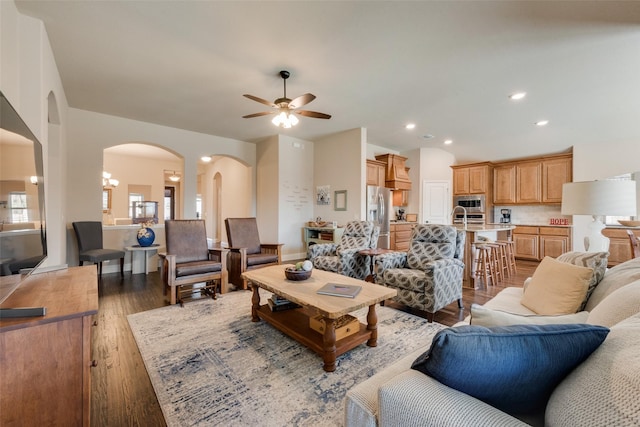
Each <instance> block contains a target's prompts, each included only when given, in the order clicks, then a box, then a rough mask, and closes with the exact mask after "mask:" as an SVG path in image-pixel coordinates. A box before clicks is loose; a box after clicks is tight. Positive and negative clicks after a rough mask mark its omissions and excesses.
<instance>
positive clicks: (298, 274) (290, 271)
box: [284, 267, 313, 282]
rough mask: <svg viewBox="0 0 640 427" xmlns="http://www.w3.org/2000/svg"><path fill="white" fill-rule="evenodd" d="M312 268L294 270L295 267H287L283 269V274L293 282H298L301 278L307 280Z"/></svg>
mask: <svg viewBox="0 0 640 427" xmlns="http://www.w3.org/2000/svg"><path fill="white" fill-rule="evenodd" d="M312 271H313V269H309V270H304V269H302V270H296V268H295V267H287V268H285V269H284V275H285V277H286V278H287V279H289V280H293V281H295V282H299V281H301V280H307V279H308V278H309V277H311V272H312Z"/></svg>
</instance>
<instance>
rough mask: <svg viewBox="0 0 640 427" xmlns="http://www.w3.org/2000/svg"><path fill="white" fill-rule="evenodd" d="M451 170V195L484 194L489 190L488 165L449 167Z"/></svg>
mask: <svg viewBox="0 0 640 427" xmlns="http://www.w3.org/2000/svg"><path fill="white" fill-rule="evenodd" d="M451 168H452V169H453V194H454V195H455V196H459V195H466V194H486V193H488V192H489V189H490V188H491V174H492V168H491V164H490V163H488V162H487V163H477V164H472V165H456V166H451Z"/></svg>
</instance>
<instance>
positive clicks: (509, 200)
mask: <svg viewBox="0 0 640 427" xmlns="http://www.w3.org/2000/svg"><path fill="white" fill-rule="evenodd" d="M515 184H516V165H513V164H509V165H497V166H495V167H494V168H493V203H494V204H496V205H511V204H514V203H515V202H516V185H515Z"/></svg>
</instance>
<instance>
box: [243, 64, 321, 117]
mask: <svg viewBox="0 0 640 427" xmlns="http://www.w3.org/2000/svg"><path fill="white" fill-rule="evenodd" d="M290 75H291V74H290V73H289V72H288V71H286V70H282V71H280V77H282V80H283V83H284V95H283V97H282V98H278V99H276V100H275V101H273V102H269V101H267V100H266V99H262V98H258V97H257V96H253V95H247V94H244V96H245V97H247V98H249V99H252V100H254V101H256V102H259V103H261V104H264V105H268V106H269V107H272V108H273V109H274V110H273V111H263V112H260V113H254V114H248V115H246V116H242V117H243V118H245V119H250V118H252V117H260V116H266V115H268V114H277V115H276V116H275V117H274V118H273V120H271V122H272V123H273V124H274V125H276V126H280V127H283V128H287V129H288V128H290V127H291V126H295V125H297V124H298V118H297V117H296V116H295V115H294V114H299V115H301V116H306V117H313V118H316V119H330V118H331V116H330V115H329V114H324V113H318V112H316V111H307V110H296V109H297V108H299V107H302V106H303V105H306V104H308V103H310V102H311V101H313V100H314V99H316V96H315V95H312V94H310V93H305V94H304V95H301V96H299V97H297V98H294V99H289V98H287V79H288V78H289V76H290Z"/></svg>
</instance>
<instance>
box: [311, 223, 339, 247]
mask: <svg viewBox="0 0 640 427" xmlns="http://www.w3.org/2000/svg"><path fill="white" fill-rule="evenodd" d="M302 230H303V234H304V237H303V238H304V246H305V248H307V249H309V246H311V245H315V244H317V243H335V244H336V245H338V244H340V239H341V238H342V233H344V227H337V228H333V227H304V228H303V229H302Z"/></svg>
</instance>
